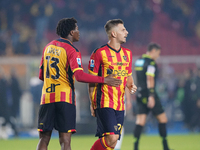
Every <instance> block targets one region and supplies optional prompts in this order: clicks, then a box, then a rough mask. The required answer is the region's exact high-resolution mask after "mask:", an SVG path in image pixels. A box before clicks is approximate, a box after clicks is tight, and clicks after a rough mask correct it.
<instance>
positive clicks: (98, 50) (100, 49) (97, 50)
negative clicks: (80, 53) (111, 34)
mask: <svg viewBox="0 0 200 150" xmlns="http://www.w3.org/2000/svg"><path fill="white" fill-rule="evenodd" d="M106 47H107V44H105V45H102V46H101V47H99V48H97V49H95V50H94V51H93V52H92V54H95V53H99V52H101V51H102V50H105V48H106Z"/></svg>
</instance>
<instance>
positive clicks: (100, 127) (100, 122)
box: [95, 108, 124, 138]
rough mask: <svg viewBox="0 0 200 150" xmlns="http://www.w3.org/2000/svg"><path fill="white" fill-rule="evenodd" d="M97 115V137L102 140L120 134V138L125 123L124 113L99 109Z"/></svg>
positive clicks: (109, 109)
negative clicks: (106, 136) (104, 137)
mask: <svg viewBox="0 0 200 150" xmlns="http://www.w3.org/2000/svg"><path fill="white" fill-rule="evenodd" d="M95 113H96V117H97V132H96V136H98V137H99V138H101V137H103V136H105V135H110V134H119V138H120V136H121V132H122V128H123V123H124V111H117V110H114V109H112V108H97V109H96V110H95Z"/></svg>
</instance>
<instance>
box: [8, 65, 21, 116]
mask: <svg viewBox="0 0 200 150" xmlns="http://www.w3.org/2000/svg"><path fill="white" fill-rule="evenodd" d="M9 86H10V90H11V96H12V105H11V116H13V117H14V118H15V119H17V117H19V108H20V107H19V106H20V98H21V95H22V90H21V87H20V84H19V81H18V78H17V75H16V70H15V69H14V68H13V69H12V70H11V77H10V84H9Z"/></svg>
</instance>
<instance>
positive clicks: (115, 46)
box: [108, 40, 121, 51]
mask: <svg viewBox="0 0 200 150" xmlns="http://www.w3.org/2000/svg"><path fill="white" fill-rule="evenodd" d="M108 44H109V45H110V46H111V47H112V48H114V49H115V50H116V51H118V50H120V48H121V44H120V43H117V42H115V41H113V40H110V41H108Z"/></svg>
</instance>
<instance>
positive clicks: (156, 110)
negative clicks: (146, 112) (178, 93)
mask: <svg viewBox="0 0 200 150" xmlns="http://www.w3.org/2000/svg"><path fill="white" fill-rule="evenodd" d="M152 113H153V115H154V116H158V115H160V114H162V113H164V109H163V107H162V105H161V102H160V99H159V98H158V96H157V95H156V96H155V106H154V107H153V109H152Z"/></svg>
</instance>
